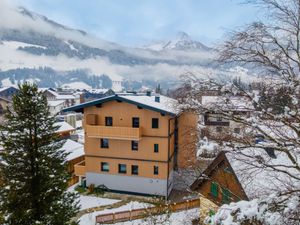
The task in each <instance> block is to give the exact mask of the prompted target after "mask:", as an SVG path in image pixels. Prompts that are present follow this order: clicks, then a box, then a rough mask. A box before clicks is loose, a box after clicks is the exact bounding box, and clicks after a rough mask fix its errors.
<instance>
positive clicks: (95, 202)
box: [68, 184, 120, 210]
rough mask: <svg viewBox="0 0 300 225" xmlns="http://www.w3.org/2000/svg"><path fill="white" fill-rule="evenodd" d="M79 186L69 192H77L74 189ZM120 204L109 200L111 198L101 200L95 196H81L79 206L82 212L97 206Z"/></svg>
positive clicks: (71, 188)
mask: <svg viewBox="0 0 300 225" xmlns="http://www.w3.org/2000/svg"><path fill="white" fill-rule="evenodd" d="M76 186H77V184H75V185H73V186H71V187H70V188H69V189H68V191H71V192H75V190H74V188H75V187H76ZM117 202H120V200H116V199H109V198H100V197H95V196H87V195H80V196H79V204H80V210H84V209H88V208H93V207H97V206H104V205H111V204H114V203H117Z"/></svg>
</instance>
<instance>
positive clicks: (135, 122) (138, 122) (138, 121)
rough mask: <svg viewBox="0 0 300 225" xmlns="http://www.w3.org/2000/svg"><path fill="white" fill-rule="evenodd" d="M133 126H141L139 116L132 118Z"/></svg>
mask: <svg viewBox="0 0 300 225" xmlns="http://www.w3.org/2000/svg"><path fill="white" fill-rule="evenodd" d="M132 127H140V118H138V117H133V118H132Z"/></svg>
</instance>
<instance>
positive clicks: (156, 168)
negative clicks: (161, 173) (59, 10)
mask: <svg viewBox="0 0 300 225" xmlns="http://www.w3.org/2000/svg"><path fill="white" fill-rule="evenodd" d="M153 174H154V175H158V166H154V167H153Z"/></svg>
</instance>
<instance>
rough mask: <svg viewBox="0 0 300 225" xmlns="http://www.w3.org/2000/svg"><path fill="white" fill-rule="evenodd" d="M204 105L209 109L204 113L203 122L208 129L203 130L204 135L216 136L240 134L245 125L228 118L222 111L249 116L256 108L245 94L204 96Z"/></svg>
mask: <svg viewBox="0 0 300 225" xmlns="http://www.w3.org/2000/svg"><path fill="white" fill-rule="evenodd" d="M201 103H202V106H203V107H204V108H205V109H207V111H206V112H204V114H203V115H202V119H201V120H202V122H203V123H204V125H205V126H206V129H203V130H202V136H208V137H209V135H210V134H213V135H214V136H218V135H220V136H223V137H224V135H229V136H230V135H231V134H232V133H235V134H240V133H241V131H242V129H243V127H242V125H241V124H239V123H236V122H234V121H232V120H229V119H228V118H226V117H225V116H224V115H222V113H220V112H231V113H233V115H239V116H243V117H249V116H250V113H251V112H252V111H253V110H254V109H253V106H252V105H251V103H250V101H249V100H248V99H247V98H246V97H244V96H232V97H228V98H227V97H224V96H202V97H201Z"/></svg>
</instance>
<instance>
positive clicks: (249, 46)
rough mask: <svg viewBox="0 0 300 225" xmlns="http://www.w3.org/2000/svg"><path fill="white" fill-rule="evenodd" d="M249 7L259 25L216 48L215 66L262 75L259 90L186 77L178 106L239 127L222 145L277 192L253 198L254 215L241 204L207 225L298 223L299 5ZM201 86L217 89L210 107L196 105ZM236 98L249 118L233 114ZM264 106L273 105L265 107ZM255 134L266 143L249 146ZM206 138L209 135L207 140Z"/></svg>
mask: <svg viewBox="0 0 300 225" xmlns="http://www.w3.org/2000/svg"><path fill="white" fill-rule="evenodd" d="M250 2H251V3H253V4H256V5H258V6H259V7H261V8H262V9H264V10H265V12H267V13H265V15H266V17H265V18H264V20H263V22H262V21H261V22H255V23H252V24H250V25H247V26H245V27H244V28H243V29H241V30H238V31H235V32H232V33H231V34H230V36H229V37H228V39H227V41H225V43H224V44H223V45H222V46H221V47H220V49H219V54H220V56H219V61H220V62H222V63H231V64H239V65H240V64H242V65H244V66H247V67H248V68H251V69H253V70H254V71H255V72H256V73H258V74H260V75H263V76H264V80H263V83H264V90H262V89H261V90H259V91H260V92H254V91H253V90H250V89H245V88H244V87H240V86H239V85H237V84H234V83H232V82H228V83H220V82H218V81H214V80H200V79H195V77H194V76H192V79H188V80H187V83H186V84H185V85H186V86H188V87H192V88H190V89H188V91H187V93H185V94H184V97H183V98H182V101H181V102H182V104H181V106H182V108H183V109H191V108H192V109H193V110H195V111H197V112H198V113H199V114H203V113H205V112H207V111H211V110H213V111H215V112H217V113H218V114H220V115H222V117H223V118H226V119H228V120H230V121H234V122H235V123H239V124H241V126H242V128H243V129H242V132H241V133H240V134H239V135H237V134H232V133H230V135H231V137H230V138H229V139H228V138H227V139H226V140H225V139H224V140H221V141H222V144H224V145H226V148H227V149H231V151H233V152H234V153H235V154H236V155H237V156H240V157H236V158H237V160H239V158H240V159H243V160H244V161H243V163H244V164H246V165H248V166H249V169H251V168H255V169H257V170H258V171H261V172H262V173H263V172H264V171H270V172H272V173H273V175H274V179H276V184H277V189H276V190H273V189H271V188H270V190H269V192H267V193H269V195H268V196H266V195H260V193H257V199H256V200H255V202H256V207H257V208H258V209H257V210H258V213H257V214H252V215H250V214H247V212H245V211H244V209H245V203H243V204H239V203H235V204H233V205H226V206H224V207H225V208H226V210H224V209H225V208H224V207H222V208H221V210H220V211H219V213H217V215H216V217H215V218H214V220H213V223H214V224H223V222H224V220H226V219H228V217H231V218H230V219H231V220H232V221H233V222H235V224H246V223H247V222H249V221H250V222H251V221H252V222H253V223H255V224H278V225H279V224H299V223H300V217H299V214H300V112H299V93H300V92H299V87H300V0H257V1H250ZM204 87H206V88H207V87H208V88H215V87H218V90H220V91H221V95H222V98H221V101H220V102H219V103H218V102H217V103H215V104H214V105H211V106H210V107H208V106H207V105H204V104H202V101H201V96H202V95H201V94H200V93H201V92H202V90H203V88H204ZM283 90H284V91H283ZM265 93H273V94H271V95H264V94H265ZM236 95H239V96H240V98H241V99H242V98H244V100H245V102H247V104H245V105H244V107H245V108H246V109H248V110H249V111H251V115H250V116H249V115H245V114H242V115H241V114H237V113H233V111H234V108H235V107H237V106H236V104H235V103H236V102H234V101H235V100H234V96H236ZM283 95H285V96H286V97H284V98H283V101H282V100H280V101H279V96H283ZM263 97H264V98H265V99H263ZM270 97H272V98H273V100H272V101H271V98H270ZM274 98H275V99H274ZM276 99H278V101H276ZM285 100H286V101H285ZM266 101H267V102H268V101H269V102H273V103H272V104H265V103H266ZM276 102H277V103H278V104H275V103H276ZM239 107H240V106H239ZM275 107H277V108H276V110H274V109H275ZM278 107H279V109H280V110H278ZM229 109H231V110H229ZM236 109H237V108H236ZM257 134H260V135H263V136H264V138H265V140H266V141H265V142H264V143H263V144H257V143H256V142H255V140H254V139H255V138H254V137H255V135H257ZM211 138H214V136H213V135H211ZM218 139H219V140H220V138H219V137H218ZM266 145H268V147H270V146H271V147H272V150H274V153H275V155H277V156H278V159H280V158H282V159H284V160H283V161H279V160H277V161H276V163H275V162H274V160H266V158H265V157H263V155H264V154H265V153H266ZM247 149H256V151H255V154H254V153H253V152H252V153H253V154H252V153H251V154H249V151H247ZM245 158H246V159H247V160H245ZM274 183H275V182H274ZM252 203H253V202H252ZM248 206H249V207H253V204H252V205H251V202H250V203H249V205H248ZM246 208H247V207H246ZM222 210H223V211H222ZM270 218H271V219H270Z"/></svg>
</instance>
